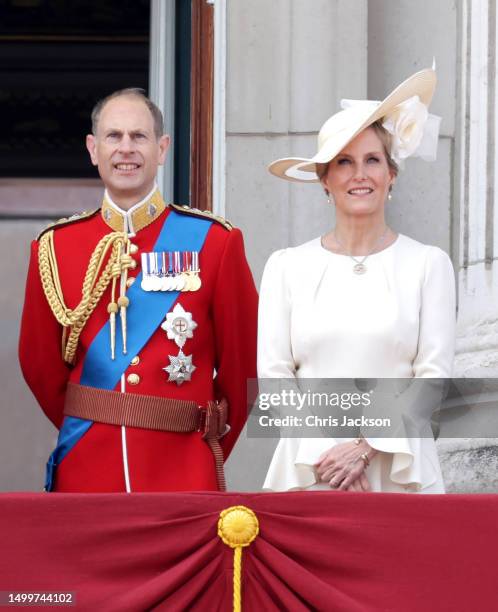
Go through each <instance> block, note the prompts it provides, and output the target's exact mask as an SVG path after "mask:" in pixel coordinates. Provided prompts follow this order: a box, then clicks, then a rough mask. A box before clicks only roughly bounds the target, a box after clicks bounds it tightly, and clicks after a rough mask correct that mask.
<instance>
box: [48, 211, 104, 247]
mask: <svg viewBox="0 0 498 612" xmlns="http://www.w3.org/2000/svg"><path fill="white" fill-rule="evenodd" d="M99 211H100V208H97V209H96V210H90V211H88V212H87V211H86V210H84V211H83V212H81V213H76V214H75V215H71V216H70V217H63V218H62V219H59V220H58V221H54V222H53V223H50V225H48V226H47V227H46V228H45V229H44V230H42V231H41V232H40V233H39V234H38V236H37V237H36V239H37V240H40V238H41V237H42V236H43V234H45V233H46V232H49V231H50V230H52V229H56V228H59V227H64V226H65V225H71V224H72V223H78V221H83V220H84V219H90V217H93V216H94V215H96V214H97V213H98V212H99Z"/></svg>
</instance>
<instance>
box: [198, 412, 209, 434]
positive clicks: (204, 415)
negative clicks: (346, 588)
mask: <svg viewBox="0 0 498 612" xmlns="http://www.w3.org/2000/svg"><path fill="white" fill-rule="evenodd" d="M198 408H199V426H198V427H197V431H202V432H204V431H205V430H206V418H207V409H206V408H204V407H203V406H198Z"/></svg>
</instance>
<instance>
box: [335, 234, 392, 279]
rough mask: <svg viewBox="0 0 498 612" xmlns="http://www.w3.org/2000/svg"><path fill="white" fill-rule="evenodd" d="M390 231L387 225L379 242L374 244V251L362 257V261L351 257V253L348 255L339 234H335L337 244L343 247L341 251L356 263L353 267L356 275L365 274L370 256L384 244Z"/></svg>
mask: <svg viewBox="0 0 498 612" xmlns="http://www.w3.org/2000/svg"><path fill="white" fill-rule="evenodd" d="M388 231H389V227H388V226H387V225H386V229H385V230H384V233H383V234H382V236H381V237H380V238H379V239H378V240H377V242H376V243H375V244H374V246H373V248H372V250H371V251H370V253H367V254H366V255H365V256H364V257H362V258H361V259H360V258H358V257H354V256H353V255H351V253H348V251H347V249H346V247H345V246H344V245H343V244H342V242H341V241H340V240H339V238H337V234H336V233H335V232H334V238H335V241H336V242H337V244H338V245H339V246H340V247H341V249H342V250H343V251H344V252H345V254H346V255H347V256H348V257H349V258H350V259H352V260H353V261H354V266H353V272H354V273H355V274H365V272H366V271H367V267H366V265H365V262H366V260H367V258H368V257H370V255H371V254H372V253H373V252H374V251H375V249H376V248H377V247H378V246H379V245H380V244H382V241H383V240H384V238H385V237H386V235H387V232H388Z"/></svg>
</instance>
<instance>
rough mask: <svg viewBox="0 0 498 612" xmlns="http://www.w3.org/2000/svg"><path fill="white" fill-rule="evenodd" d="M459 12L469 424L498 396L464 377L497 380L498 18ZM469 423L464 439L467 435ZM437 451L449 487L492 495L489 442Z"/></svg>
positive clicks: (494, 452) (480, 7) (462, 361)
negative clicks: (481, 388)
mask: <svg viewBox="0 0 498 612" xmlns="http://www.w3.org/2000/svg"><path fill="white" fill-rule="evenodd" d="M458 8H459V11H460V15H459V20H460V32H461V53H460V55H461V66H462V69H461V81H460V84H459V88H458V94H457V95H458V102H459V104H458V108H459V109H460V113H459V116H457V121H458V122H459V138H458V139H457V143H456V150H455V160H456V173H455V180H454V189H455V200H456V201H457V202H458V204H459V208H460V215H459V223H458V224H457V225H456V227H455V232H454V233H455V236H456V237H458V247H459V253H458V293H459V296H458V297H459V300H458V302H459V310H458V331H457V355H456V360H455V371H454V376H455V377H458V378H459V379H460V380H459V381H458V382H457V386H458V387H459V390H460V392H461V393H462V394H463V396H464V398H465V400H464V401H465V403H467V404H469V405H470V406H471V407H472V409H473V410H476V411H477V412H476V413H475V416H474V417H473V423H475V421H476V419H477V418H479V416H480V414H482V412H483V411H484V410H485V409H486V407H485V404H488V407H489V402H490V401H491V400H492V399H493V396H495V395H496V393H495V390H494V389H493V385H492V384H491V385H489V384H488V385H486V387H485V388H484V389H485V390H484V391H482V392H480V393H477V394H476V393H475V387H476V381H473V380H463V379H473V378H495V377H498V261H497V258H498V216H497V212H498V201H497V188H496V187H497V185H496V177H497V155H496V139H497V123H498V121H497V113H498V111H497V97H496V79H497V76H498V75H497V55H496V17H497V13H496V3H495V1H494V0H464V1H462V2H460V3H458ZM497 382H498V381H497ZM479 387H480V385H479V386H478V388H479ZM473 389H474V390H473ZM470 394H472V395H470ZM497 414H498V413H497ZM493 421H497V422H498V419H495V418H493ZM468 423H469V424H468V425H467V426H466V430H465V431H463V432H462V436H465V435H467V436H470V435H471V432H470V429H469V428H470V426H471V422H470V421H469V422H468ZM496 429H497V426H496V424H494V423H493V422H492V421H491V422H490V423H489V431H488V432H486V434H487V435H490V436H495V435H498V434H496ZM441 433H442V435H444V428H443V430H442V432H441ZM477 435H483V434H482V433H481V432H478V434H477ZM440 451H441V457H442V461H443V469H444V471H445V477H446V480H447V484H448V488H449V490H455V491H469V492H488V491H489V492H491V491H492V492H496V491H497V489H498V479H497V476H496V474H497V467H498V446H497V440H496V439H495V438H470V437H466V438H463V439H460V440H457V439H454V440H441V441H440Z"/></svg>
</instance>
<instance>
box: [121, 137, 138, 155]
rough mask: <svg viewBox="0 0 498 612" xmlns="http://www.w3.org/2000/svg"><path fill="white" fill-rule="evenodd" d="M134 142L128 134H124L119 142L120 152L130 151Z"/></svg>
mask: <svg viewBox="0 0 498 612" xmlns="http://www.w3.org/2000/svg"><path fill="white" fill-rule="evenodd" d="M134 148H135V143H134V140H133V138H132V137H131V136H130V135H129V134H124V135H123V137H122V138H121V141H120V143H119V150H120V152H121V153H131V152H133V151H134Z"/></svg>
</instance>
